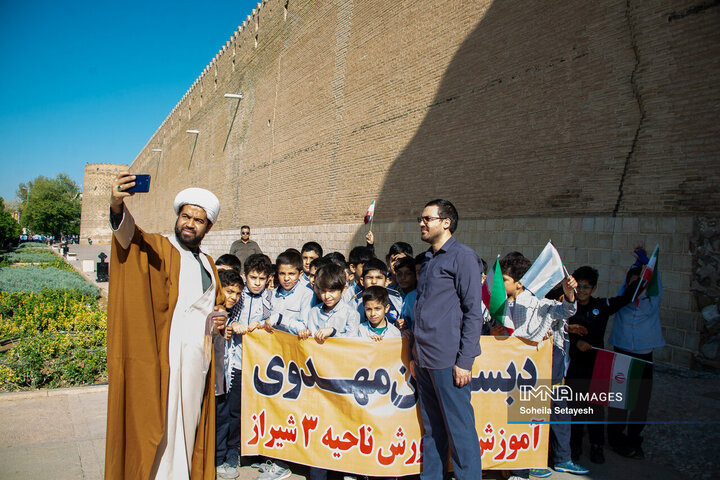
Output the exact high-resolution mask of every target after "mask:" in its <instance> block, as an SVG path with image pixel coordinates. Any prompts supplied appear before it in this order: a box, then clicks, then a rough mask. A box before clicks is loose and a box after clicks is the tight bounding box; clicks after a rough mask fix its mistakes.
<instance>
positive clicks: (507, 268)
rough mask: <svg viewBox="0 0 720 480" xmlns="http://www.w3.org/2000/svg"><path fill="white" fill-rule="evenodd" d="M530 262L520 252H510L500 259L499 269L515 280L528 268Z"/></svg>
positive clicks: (517, 280) (518, 279)
mask: <svg viewBox="0 0 720 480" xmlns="http://www.w3.org/2000/svg"><path fill="white" fill-rule="evenodd" d="M531 265H532V263H531V262H530V260H528V259H527V258H526V257H525V256H524V255H523V254H522V253H519V252H511V253H509V254H507V255H505V256H504V257H503V258H501V259H500V271H501V272H502V274H503V275H507V276H508V277H510V278H512V279H513V280H515V281H516V282H519V281H520V279H521V278H522V277H523V275H525V273H527V271H528V270H530V266H531Z"/></svg>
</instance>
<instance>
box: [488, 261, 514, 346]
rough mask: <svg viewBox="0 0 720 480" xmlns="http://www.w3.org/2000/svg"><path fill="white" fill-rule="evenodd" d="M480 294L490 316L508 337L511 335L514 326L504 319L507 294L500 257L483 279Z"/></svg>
mask: <svg viewBox="0 0 720 480" xmlns="http://www.w3.org/2000/svg"><path fill="white" fill-rule="evenodd" d="M482 293H483V303H484V304H485V308H487V310H488V313H490V316H491V317H492V318H493V319H494V320H496V321H498V322H500V323H501V324H502V325H503V326H504V327H505V330H507V332H508V335H512V333H513V331H515V325H513V323H512V320H510V319H509V318H505V311H506V310H507V293H506V292H505V282H504V281H503V278H502V272H501V271H500V255H498V256H497V258H496V259H495V265H494V266H493V268H492V269H491V270H490V271H489V272H488V273H487V276H486V277H485V283H483V291H482Z"/></svg>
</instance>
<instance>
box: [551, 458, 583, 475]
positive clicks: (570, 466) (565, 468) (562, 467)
mask: <svg viewBox="0 0 720 480" xmlns="http://www.w3.org/2000/svg"><path fill="white" fill-rule="evenodd" d="M553 469H554V470H555V471H556V472H564V473H572V474H573V475H585V474H588V473H590V470H588V469H587V468H583V467H581V466H580V465H578V464H577V463H574V462H572V461H570V462H562V463H556V464H555V466H554V467H553Z"/></svg>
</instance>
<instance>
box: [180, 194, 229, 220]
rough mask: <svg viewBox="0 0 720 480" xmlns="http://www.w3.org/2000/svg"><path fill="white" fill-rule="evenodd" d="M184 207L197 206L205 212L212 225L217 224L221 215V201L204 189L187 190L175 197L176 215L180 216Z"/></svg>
mask: <svg viewBox="0 0 720 480" xmlns="http://www.w3.org/2000/svg"><path fill="white" fill-rule="evenodd" d="M183 205H197V206H198V207H200V208H202V209H203V210H205V213H206V214H207V218H208V220H210V223H215V221H216V220H217V217H218V215H219V214H220V200H218V198H217V197H216V196H215V194H214V193H212V192H211V191H210V190H205V189H204V188H195V187H193V188H186V189H185V190H183V191H182V192H180V193H178V194H177V196H176V197H175V203H174V207H175V214H176V215H179V214H180V209H182V207H183Z"/></svg>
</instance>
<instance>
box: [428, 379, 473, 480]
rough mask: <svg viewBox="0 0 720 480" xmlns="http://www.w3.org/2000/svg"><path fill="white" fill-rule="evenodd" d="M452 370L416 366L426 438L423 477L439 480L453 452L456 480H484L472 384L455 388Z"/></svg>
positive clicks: (429, 479) (442, 476)
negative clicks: (472, 399) (471, 397)
mask: <svg viewBox="0 0 720 480" xmlns="http://www.w3.org/2000/svg"><path fill="white" fill-rule="evenodd" d="M452 372H453V367H449V368H442V369H430V368H422V367H418V366H416V367H415V379H416V381H417V384H418V390H419V393H420V413H421V415H422V421H423V427H424V428H425V435H423V467H422V474H421V475H420V478H422V479H425V480H439V479H442V478H444V476H445V473H446V470H447V458H448V448H449V449H450V454H451V459H452V463H453V469H454V471H455V478H457V479H458V480H465V479H471V478H472V479H476V478H482V464H481V459H480V455H481V453H480V444H479V442H478V437H477V431H476V430H475V413H474V411H473V408H472V405H471V404H470V394H471V388H470V383H468V384H467V385H465V386H464V387H462V388H458V387H456V386H455V381H454V379H453V373H452Z"/></svg>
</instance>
